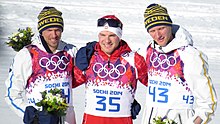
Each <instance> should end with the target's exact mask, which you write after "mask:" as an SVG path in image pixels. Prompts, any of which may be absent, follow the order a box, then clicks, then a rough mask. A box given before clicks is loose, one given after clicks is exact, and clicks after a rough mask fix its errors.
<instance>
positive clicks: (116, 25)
mask: <svg viewBox="0 0 220 124" xmlns="http://www.w3.org/2000/svg"><path fill="white" fill-rule="evenodd" d="M97 28H98V29H97V30H98V34H99V33H100V32H101V31H110V32H112V33H114V34H116V35H117V36H118V37H119V38H120V39H121V37H122V28H123V24H122V22H121V21H120V20H119V19H118V18H117V17H116V16H115V15H106V16H103V17H101V18H99V19H98V23H97Z"/></svg>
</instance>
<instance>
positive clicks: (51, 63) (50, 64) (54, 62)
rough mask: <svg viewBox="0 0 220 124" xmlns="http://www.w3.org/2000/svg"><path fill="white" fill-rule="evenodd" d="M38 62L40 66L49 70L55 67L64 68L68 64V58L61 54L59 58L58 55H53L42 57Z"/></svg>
mask: <svg viewBox="0 0 220 124" xmlns="http://www.w3.org/2000/svg"><path fill="white" fill-rule="evenodd" d="M39 64H40V66H41V67H44V68H46V69H47V70H49V71H54V70H56V69H57V68H59V69H60V70H64V69H66V67H67V65H68V64H69V59H68V58H67V57H66V56H62V57H61V58H60V57H59V56H57V55H54V56H52V57H51V58H50V59H49V58H47V57H42V58H41V59H40V61H39Z"/></svg>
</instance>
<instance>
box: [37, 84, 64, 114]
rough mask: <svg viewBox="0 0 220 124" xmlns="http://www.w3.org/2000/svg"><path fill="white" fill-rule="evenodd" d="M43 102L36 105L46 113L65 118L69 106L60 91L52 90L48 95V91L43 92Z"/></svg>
mask: <svg viewBox="0 0 220 124" xmlns="http://www.w3.org/2000/svg"><path fill="white" fill-rule="evenodd" d="M41 94H42V100H41V101H40V102H38V103H36V105H37V106H38V107H43V110H44V111H47V112H48V113H50V114H53V115H57V116H65V115H66V110H67V108H68V104H67V103H66V98H65V96H63V94H62V91H61V90H60V89H57V88H55V89H51V90H50V91H49V92H48V93H47V92H46V91H44V92H41Z"/></svg>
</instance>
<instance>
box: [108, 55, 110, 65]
mask: <svg viewBox="0 0 220 124" xmlns="http://www.w3.org/2000/svg"><path fill="white" fill-rule="evenodd" d="M108 68H110V57H109V58H108Z"/></svg>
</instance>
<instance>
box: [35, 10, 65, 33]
mask: <svg viewBox="0 0 220 124" xmlns="http://www.w3.org/2000/svg"><path fill="white" fill-rule="evenodd" d="M63 25H64V24H63V18H62V12H60V11H58V10H57V9H56V8H54V7H49V6H45V7H44V8H43V10H42V11H41V12H40V14H39V15H38V31H39V33H40V34H42V32H43V31H44V30H46V29H47V28H51V27H59V28H61V29H62V31H63Z"/></svg>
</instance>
